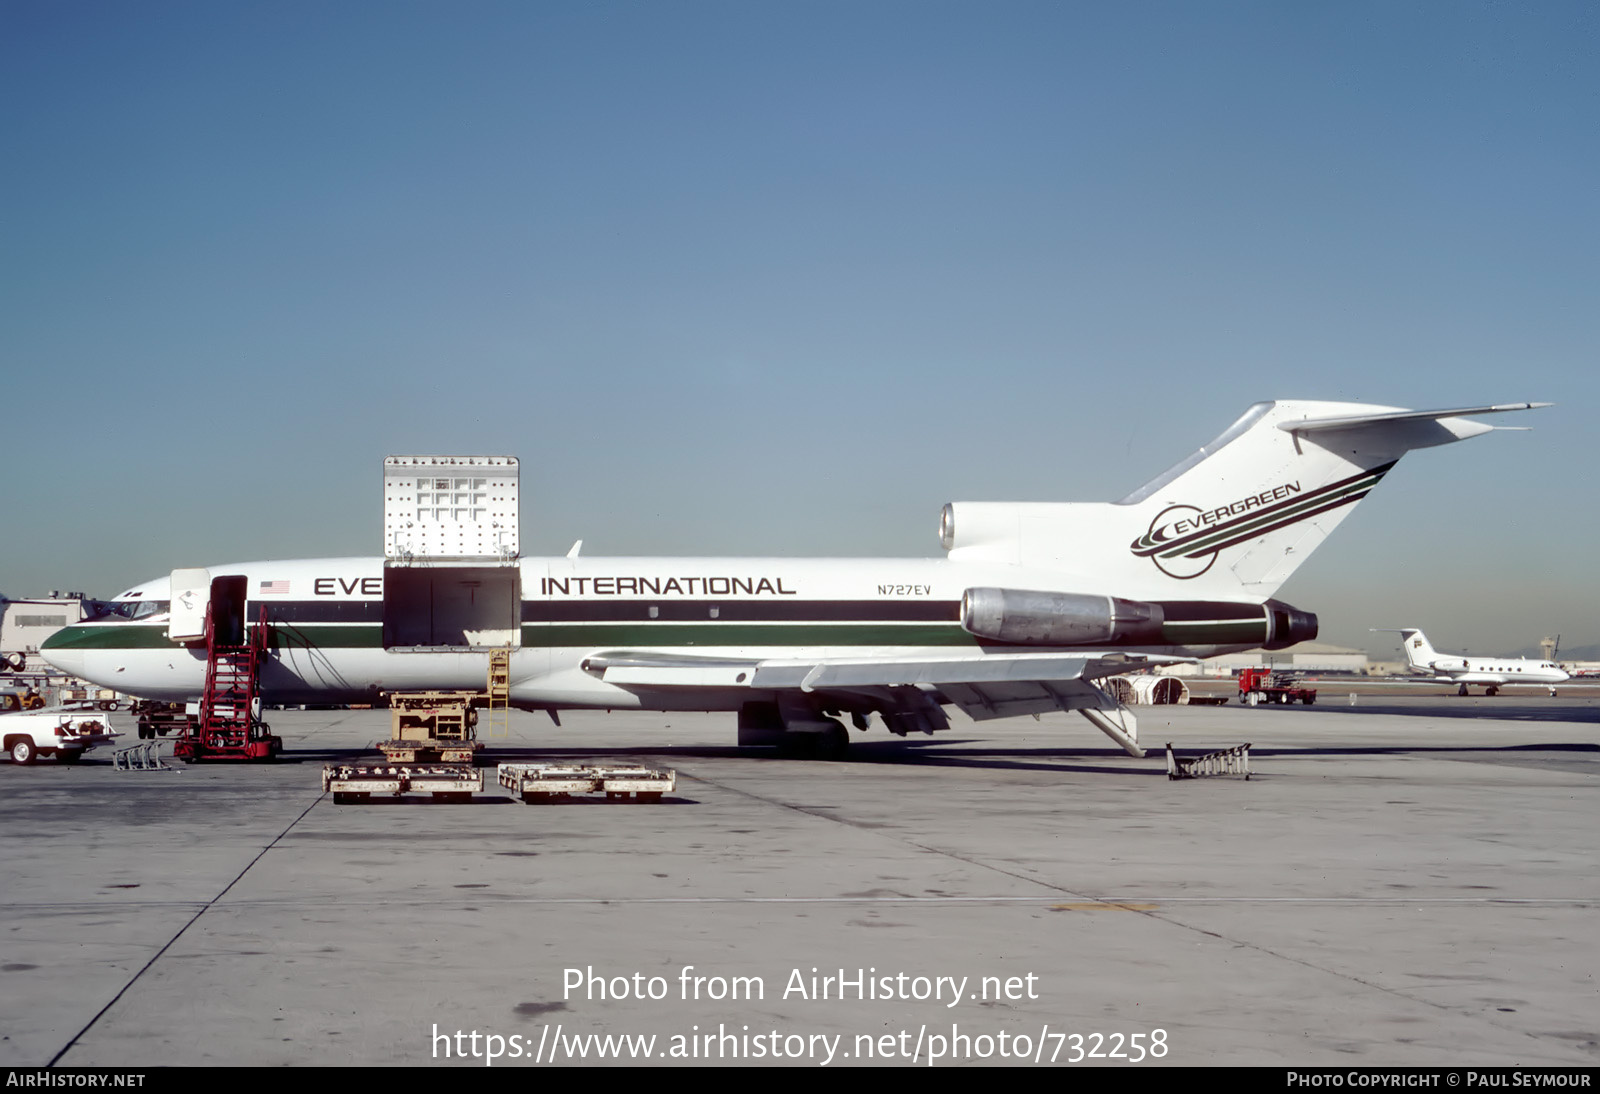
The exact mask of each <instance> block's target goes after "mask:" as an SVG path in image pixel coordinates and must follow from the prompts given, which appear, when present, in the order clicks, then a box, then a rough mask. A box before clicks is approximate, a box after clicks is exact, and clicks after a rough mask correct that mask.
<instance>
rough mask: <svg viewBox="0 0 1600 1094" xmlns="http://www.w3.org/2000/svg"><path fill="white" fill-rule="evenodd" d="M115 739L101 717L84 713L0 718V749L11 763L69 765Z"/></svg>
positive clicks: (48, 710) (30, 713)
mask: <svg viewBox="0 0 1600 1094" xmlns="http://www.w3.org/2000/svg"><path fill="white" fill-rule="evenodd" d="M118 736H120V734H117V733H114V732H112V729H111V726H110V724H109V723H108V722H107V720H106V716H105V715H104V714H98V713H91V712H88V711H81V710H60V709H52V708H46V709H44V710H25V711H19V712H17V713H15V714H0V747H4V749H5V751H6V753H7V755H9V756H10V757H11V762H12V763H18V764H31V763H33V761H34V760H36V759H38V758H39V757H40V756H54V757H55V758H56V759H57V760H58V761H60V762H61V763H72V762H74V761H75V760H77V759H79V758H80V757H82V755H83V754H84V753H85V752H87V751H88V750H89V749H91V748H93V747H94V746H95V745H103V744H109V743H110V742H111V741H112V740H113V739H115V738H116V737H118Z"/></svg>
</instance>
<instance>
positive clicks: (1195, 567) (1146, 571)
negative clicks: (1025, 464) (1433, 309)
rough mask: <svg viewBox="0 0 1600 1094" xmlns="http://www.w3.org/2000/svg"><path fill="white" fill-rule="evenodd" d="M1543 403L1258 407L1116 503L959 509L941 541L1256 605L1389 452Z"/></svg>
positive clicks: (1167, 592) (1155, 594) (1479, 428)
mask: <svg viewBox="0 0 1600 1094" xmlns="http://www.w3.org/2000/svg"><path fill="white" fill-rule="evenodd" d="M1548 405H1549V404H1548V403H1514V404H1503V405H1498V406H1483V407H1465V408H1460V409H1456V410H1423V411H1412V410H1402V409H1400V408H1398V407H1387V406H1369V405H1367V404H1363V403H1323V402H1265V403H1257V404H1255V405H1254V406H1252V407H1251V408H1250V409H1249V410H1247V411H1246V412H1245V414H1244V416H1243V417H1241V418H1240V419H1239V420H1238V421H1237V422H1235V423H1234V424H1233V425H1232V426H1230V427H1229V428H1228V429H1227V430H1226V431H1225V432H1223V433H1222V435H1221V436H1219V437H1218V438H1217V439H1216V440H1214V441H1212V442H1211V443H1210V444H1208V445H1206V446H1205V447H1203V448H1201V449H1200V450H1199V451H1197V452H1196V453H1194V455H1192V456H1190V457H1189V458H1188V459H1186V460H1184V461H1182V462H1181V463H1179V464H1177V465H1176V466H1175V467H1173V468H1172V469H1171V470H1169V471H1167V472H1166V473H1165V474H1163V475H1160V476H1158V477H1157V478H1155V479H1152V480H1151V481H1150V482H1148V483H1146V484H1145V485H1144V486H1141V487H1140V488H1139V489H1138V490H1135V491H1134V492H1133V493H1132V494H1129V495H1128V496H1127V497H1125V498H1123V499H1122V500H1121V501H1118V502H1112V503H1064V504H1060V503H1045V504H1036V503H1034V504H1029V503H972V502H961V503H958V504H953V505H949V506H946V507H945V516H944V523H943V527H942V529H941V533H942V538H943V541H944V545H945V547H946V549H947V550H949V552H950V557H951V558H952V559H958V560H983V561H990V562H1009V563H1015V564H1018V565H1022V566H1027V567H1030V568H1038V569H1048V570H1053V571H1058V572H1062V573H1068V574H1081V575H1083V577H1084V580H1085V581H1092V582H1093V584H1092V586H1090V587H1094V588H1104V587H1105V586H1106V585H1107V584H1108V583H1109V584H1111V585H1114V586H1115V587H1116V588H1117V589H1118V590H1119V593H1118V595H1122V596H1134V597H1144V598H1150V599H1160V598H1167V597H1179V598H1183V599H1230V600H1237V599H1241V598H1248V599H1251V600H1257V601H1260V600H1265V599H1267V598H1268V597H1270V596H1272V595H1273V593H1275V592H1277V590H1278V588H1279V587H1280V586H1281V585H1282V584H1283V583H1284V582H1285V581H1286V580H1288V577H1289V575H1290V574H1292V573H1293V572H1294V571H1295V570H1296V569H1297V568H1298V567H1299V566H1300V564H1301V563H1302V562H1304V561H1305V560H1306V558H1307V557H1309V556H1310V554H1311V552H1312V551H1314V550H1315V549H1316V548H1317V547H1318V546H1319V545H1320V544H1321V543H1322V541H1323V540H1324V539H1326V538H1327V537H1328V534H1329V533H1330V532H1332V531H1333V529H1334V528H1336V527H1337V526H1338V524H1339V522H1340V521H1342V520H1343V519H1344V518H1345V516H1346V515H1347V514H1348V513H1349V512H1350V510H1351V509H1352V508H1353V507H1354V505H1355V503H1356V502H1358V501H1360V500H1361V499H1362V498H1364V497H1366V495H1367V492H1368V491H1370V490H1371V489H1372V488H1373V487H1374V486H1376V485H1377V484H1378V483H1379V482H1380V481H1381V480H1382V479H1383V477H1384V475H1386V474H1388V473H1389V470H1390V469H1391V468H1393V467H1394V465H1395V463H1396V461H1398V460H1399V459H1400V457H1401V456H1403V455H1405V454H1406V453H1407V452H1409V451H1411V450H1412V449H1413V448H1429V447H1432V446H1434V445H1440V444H1450V443H1451V442H1453V441H1459V440H1464V439H1466V438H1467V437H1474V436H1477V435H1478V434H1480V433H1487V432H1489V431H1490V430H1492V429H1493V428H1495V427H1494V426H1489V425H1484V424H1483V423H1481V422H1474V421H1468V420H1467V419H1466V418H1464V417H1462V415H1466V414H1489V413H1498V412H1501V411H1508V410H1527V409H1530V408H1532V407H1536V406H1548Z"/></svg>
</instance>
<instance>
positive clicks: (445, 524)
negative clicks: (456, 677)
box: [383, 456, 522, 651]
mask: <svg viewBox="0 0 1600 1094" xmlns="http://www.w3.org/2000/svg"><path fill="white" fill-rule="evenodd" d="M519 470H520V469H519V465H518V463H517V460H516V458H515V457H513V456H390V457H388V458H387V459H386V460H384V468H383V503H384V510H383V546H384V571H383V645H384V648H385V649H389V650H400V651H403V650H422V649H440V648H447V649H490V648H502V649H503V648H506V647H512V648H515V647H518V646H520V645H521V644H522V570H521V565H520V563H519V562H518V557H517V556H518V551H519V545H518V541H517V518H518V496H517V490H518V475H519Z"/></svg>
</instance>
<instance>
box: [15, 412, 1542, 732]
mask: <svg viewBox="0 0 1600 1094" xmlns="http://www.w3.org/2000/svg"><path fill="white" fill-rule="evenodd" d="M1547 405H1549V404H1546V403H1515V404H1506V405H1498V406H1479V407H1466V408H1458V409H1452V410H1424V411H1410V410H1403V409H1400V408H1397V407H1387V406H1371V405H1366V404H1360V403H1328V402H1262V403H1257V404H1255V405H1254V406H1252V407H1251V408H1250V409H1249V410H1248V411H1246V412H1245V414H1244V415H1243V417H1241V418H1240V419H1239V420H1238V421H1236V422H1235V423H1234V424H1233V425H1232V426H1231V427H1229V428H1228V429H1227V430H1226V431H1225V432H1223V433H1222V434H1221V435H1220V436H1219V437H1217V438H1216V439H1215V440H1214V441H1212V442H1211V443H1210V444H1208V445H1206V446H1205V447H1203V448H1201V449H1200V450H1199V451H1197V452H1195V453H1194V454H1193V455H1192V456H1190V457H1188V458H1187V459H1185V460H1183V461H1181V462H1180V463H1178V464H1177V465H1176V466H1174V467H1173V468H1171V469H1170V470H1169V471H1167V472H1166V473H1165V474H1162V475H1160V476H1158V477H1157V478H1155V479H1153V480H1151V481H1150V482H1148V483H1146V484H1145V485H1144V486H1142V487H1140V488H1139V489H1138V490H1135V491H1134V492H1133V493H1131V494H1129V495H1128V496H1127V497H1125V498H1123V499H1121V500H1120V501H1116V502H1093V503H1015V502H976V503H974V502H957V503H953V504H950V505H947V506H945V508H944V512H943V514H942V516H941V520H940V528H939V535H940V541H941V544H942V545H943V547H944V549H945V551H946V556H945V557H944V558H939V559H855V558H845V559H807V560H799V559H787V558H765V559H730V558H649V559H645V558H583V557H579V556H578V553H577V550H576V548H575V549H574V551H573V552H572V553H570V554H569V555H568V556H566V557H562V558H519V557H518V556H517V548H516V546H515V545H514V542H512V541H514V536H513V537H510V538H509V539H508V538H507V537H506V536H505V534H504V532H503V531H502V532H499V533H491V534H490V535H488V536H484V535H481V534H480V535H479V539H480V540H482V541H483V542H484V544H485V550H486V552H492V551H493V550H496V549H497V550H500V551H501V552H502V554H503V556H504V557H503V558H502V559H501V560H500V561H499V562H498V563H496V562H494V561H488V562H486V563H485V564H483V565H479V566H461V565H455V566H449V565H439V564H437V563H430V562H427V561H424V560H421V559H420V558H419V557H418V556H416V555H413V554H411V553H410V550H409V548H408V549H405V550H400V551H398V552H391V553H390V554H389V556H388V557H386V558H368V559H325V560H310V561H298V562H253V563H246V564H241V565H230V566H213V567H211V568H210V569H209V571H196V570H179V571H174V574H173V577H172V578H165V577H163V578H158V579H156V580H153V581H149V582H146V583H145V584H143V585H139V586H137V587H135V588H133V589H130V590H128V591H127V592H125V593H123V594H121V595H120V596H118V597H116V598H115V601H114V602H113V603H112V604H111V606H110V608H109V610H108V611H107V612H106V613H105V614H103V615H101V616H100V617H98V618H95V619H91V620H87V621H85V622H83V623H80V624H77V625H75V626H71V627H67V628H66V629H65V630H63V631H60V632H58V633H57V634H56V635H54V636H53V637H51V638H50V640H49V641H48V642H47V643H46V644H45V648H44V650H43V651H42V652H43V653H44V655H45V656H46V657H47V658H48V659H49V660H50V661H51V662H52V663H53V664H55V665H56V666H57V667H59V668H61V669H63V670H65V671H67V672H71V673H73V674H75V675H78V676H81V677H84V678H85V679H88V680H92V681H94V682H95V683H97V684H102V685H104V686H108V687H115V688H117V689H119V690H121V691H125V692H129V693H132V694H134V695H139V696H144V697H147V698H152V699H167V700H180V699H193V698H195V697H196V696H197V695H198V694H199V693H200V691H201V690H202V687H203V680H204V674H205V656H206V655H205V645H204V642H203V641H199V642H197V641H196V640H195V638H194V635H195V633H196V631H195V629H194V626H193V624H192V623H185V624H180V623H179V622H178V621H179V620H180V619H181V618H189V619H191V620H192V619H193V618H195V614H194V613H195V612H197V611H199V612H202V613H203V612H204V610H205V609H206V605H207V602H208V597H209V605H210V611H211V613H212V615H213V617H214V618H220V617H226V618H228V619H231V620H234V621H235V622H236V625H238V626H241V627H242V626H245V625H252V626H259V625H261V623H262V621H263V620H265V621H266V624H267V625H268V627H269V639H268V644H269V646H270V654H269V661H268V663H267V664H266V666H265V667H264V668H263V670H262V676H261V688H262V692H263V694H264V696H265V697H266V699H267V700H268V701H269V702H283V703H300V702H361V701H370V700H371V699H372V698H373V697H374V694H375V693H376V692H379V691H398V690H421V689H466V688H474V689H481V688H482V687H483V686H484V679H485V675H486V669H487V664H488V658H489V653H490V650H491V649H493V648H505V647H510V648H511V650H512V653H511V680H512V687H511V702H512V704H513V705H515V706H518V707H520V708H523V709H528V710H545V711H548V712H550V714H551V716H552V717H554V716H555V714H556V712H558V711H560V710H566V709H582V708H588V709H641V710H662V711H666V710H726V711H730V712H737V714H738V727H739V740H740V742H741V743H742V744H779V745H790V746H801V745H810V746H811V747H810V749H809V750H810V751H813V752H815V753H820V754H823V755H836V754H838V753H839V752H840V751H841V750H842V749H843V747H844V745H845V744H846V743H847V742H848V736H849V735H848V733H846V731H845V730H844V727H843V724H842V723H841V722H840V721H839V718H841V717H844V716H848V718H849V719H850V720H851V721H852V722H853V723H854V724H855V725H856V727H857V728H859V729H865V728H867V726H868V724H869V720H870V718H871V716H872V715H873V714H877V715H879V716H880V717H881V718H882V719H883V721H884V723H885V725H886V727H887V728H888V729H889V730H890V731H891V732H894V733H898V734H902V735H903V734H905V733H907V732H911V731H917V732H927V733H931V732H933V731H935V730H939V729H945V728H947V727H948V726H949V720H948V717H947V716H946V713H945V710H944V708H945V707H946V706H955V707H958V708H960V709H961V710H962V711H964V712H965V713H966V714H968V715H969V716H971V717H972V718H974V719H988V718H1004V717H1009V716H1013V715H1018V714H1039V713H1041V712H1044V711H1051V710H1077V711H1079V712H1080V713H1081V714H1083V715H1084V717H1085V718H1087V719H1088V720H1089V721H1090V722H1091V723H1092V724H1094V725H1095V726H1096V727H1097V728H1099V729H1100V730H1101V731H1103V732H1104V733H1106V734H1107V735H1108V736H1110V737H1111V738H1112V739H1113V740H1115V741H1116V742H1117V743H1118V744H1120V745H1121V746H1122V747H1123V748H1125V749H1126V750H1128V751H1129V752H1130V753H1132V754H1133V755H1142V754H1143V753H1142V751H1141V750H1140V748H1139V746H1138V743H1137V727H1136V725H1135V723H1134V721H1133V718H1132V715H1131V713H1130V712H1129V711H1127V710H1126V708H1123V707H1120V706H1119V704H1118V703H1117V702H1116V700H1115V699H1113V698H1112V697H1110V696H1109V695H1108V694H1107V693H1106V692H1105V691H1102V690H1101V689H1100V688H1099V687H1097V686H1096V684H1095V681H1097V680H1100V679H1103V678H1105V677H1107V676H1111V675H1114V674H1117V673H1122V672H1127V671H1130V670H1132V669H1137V668H1140V667H1149V666H1152V665H1155V664H1159V663H1162V662H1166V661H1176V660H1188V659H1193V658H1199V657H1207V656H1212V655H1215V654H1219V653H1224V652H1232V651H1238V650H1244V649H1251V648H1256V647H1263V646H1264V647H1266V648H1268V649H1283V648H1284V647H1287V646H1290V645H1293V644H1294V643H1296V642H1300V641H1304V640H1307V639H1311V638H1315V637H1316V634H1317V617H1316V616H1315V615H1313V614H1311V613H1310V612H1304V611H1300V610H1298V609H1296V608H1293V607H1291V606H1290V605H1288V604H1285V603H1283V602H1282V601H1279V600H1275V599H1272V598H1273V596H1274V594H1275V593H1276V592H1277V590H1278V588H1279V587H1280V586H1281V585H1282V584H1283V582H1284V581H1285V580H1287V579H1288V577H1289V575H1290V574H1292V573H1293V572H1294V571H1295V569H1296V568H1297V567H1298V566H1300V564H1301V563H1303V562H1304V561H1305V560H1306V558H1307V557H1309V556H1310V554H1311V552H1312V551H1313V550H1315V549H1316V547H1317V546H1318V545H1319V544H1320V543H1321V542H1322V541H1323V539H1324V538H1326V537H1327V535H1328V534H1329V533H1330V532H1331V531H1332V530H1333V529H1334V528H1335V527H1336V526H1337V525H1338V523H1339V522H1340V521H1341V520H1343V519H1344V516H1345V515H1346V514H1347V513H1349V512H1350V510H1351V509H1352V508H1353V507H1354V505H1355V503H1356V502H1358V501H1360V500H1361V499H1362V498H1363V497H1365V496H1366V494H1367V492H1368V491H1369V490H1371V489H1372V488H1373V487H1374V486H1376V485H1377V484H1378V482H1379V480H1381V479H1382V478H1383V477H1384V476H1385V475H1386V474H1388V472H1389V470H1390V469H1391V468H1392V467H1393V466H1394V464H1395V462H1396V461H1397V460H1398V459H1399V458H1400V457H1401V456H1403V455H1404V454H1405V453H1406V452H1408V451H1410V450H1412V449H1415V448H1427V447H1431V446H1434V445H1441V444H1449V443H1451V442H1454V441H1459V440H1463V439H1465V438H1467V437H1472V436H1476V435H1478V434H1480V433H1486V432H1489V431H1490V430H1491V429H1493V428H1495V427H1493V426H1489V425H1485V424H1483V423H1481V422H1476V421H1471V420H1469V419H1468V418H1467V417H1466V415H1474V414H1491V413H1498V412H1501V411H1511V410H1526V409H1529V408H1532V407H1535V406H1547ZM397 459H399V458H395V457H391V461H390V462H393V461H394V460H397ZM406 459H411V458H406ZM416 459H419V460H431V461H435V463H434V466H436V467H439V468H442V469H443V470H440V471H437V472H435V474H437V475H440V476H448V465H449V462H450V458H447V457H421V458H416ZM462 459H463V460H465V458H462ZM509 462H510V463H512V464H515V461H514V460H510V461H509ZM386 474H387V471H386ZM1103 474H1104V469H1100V470H1097V471H1096V472H1095V475H1094V477H1103ZM477 481H478V480H474V479H469V478H455V479H451V478H449V477H439V478H430V477H425V476H423V475H421V474H419V475H418V476H417V478H416V481H415V483H399V484H398V485H396V486H395V487H394V488H393V489H392V490H391V489H390V487H389V485H387V483H388V480H387V479H386V491H387V492H388V493H387V495H386V497H387V500H388V501H393V500H394V497H395V496H396V495H405V496H410V495H407V494H406V491H413V490H414V492H415V497H416V499H417V500H416V504H415V507H414V509H413V510H412V514H413V516H414V518H415V519H414V520H413V519H411V518H407V519H405V520H403V521H399V522H396V523H397V525H403V526H404V528H405V529H406V530H407V531H406V533H405V534H407V535H410V534H412V532H411V531H410V530H411V529H413V526H415V529H416V530H417V531H416V535H418V536H422V535H423V530H425V529H427V528H429V527H432V528H435V529H439V530H440V531H438V532H437V533H436V534H435V533H429V534H434V535H435V539H437V537H438V536H439V535H444V534H446V533H447V532H448V531H449V526H448V523H446V524H434V525H429V523H428V522H429V521H430V520H432V521H439V520H444V521H446V522H448V521H449V520H450V519H451V516H450V514H451V512H452V510H451V509H450V508H449V505H450V503H451V502H452V501H453V502H454V503H455V504H456V505H457V506H460V505H461V504H462V502H461V498H462V497H463V496H466V495H465V494H464V492H463V490H464V488H465V490H466V492H467V493H470V490H471V488H472V486H473V484H474V483H475V482H477ZM441 484H442V486H441ZM430 490H432V493H430ZM452 490H454V493H453V494H452V493H451V491H452ZM441 499H443V503H442V504H441ZM401 500H402V501H403V500H404V498H403V497H402V498H401ZM469 501H470V498H469ZM408 504H409V503H408ZM460 511H461V510H460V509H457V510H456V512H460ZM387 519H388V518H387V517H386V520H387ZM388 534H391V533H386V535H388ZM393 534H398V533H393ZM495 535H499V536H500V537H501V538H500V539H499V540H495V538H494V536H495ZM389 550H390V546H389V545H388V544H386V551H389Z"/></svg>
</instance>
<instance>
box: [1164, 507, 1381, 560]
mask: <svg viewBox="0 0 1600 1094" xmlns="http://www.w3.org/2000/svg"><path fill="white" fill-rule="evenodd" d="M1367 493H1368V491H1367V490H1363V491H1361V492H1360V493H1359V494H1351V495H1350V496H1348V497H1343V498H1338V499H1336V500H1334V501H1330V502H1328V504H1326V505H1320V506H1318V507H1317V508H1315V509H1313V510H1311V511H1310V512H1309V513H1300V514H1298V515H1296V516H1294V517H1292V518H1290V519H1289V520H1285V521H1280V522H1279V523H1277V524H1274V525H1273V526H1272V527H1270V528H1253V529H1251V530H1250V531H1248V532H1245V533H1244V534H1243V535H1239V536H1235V537H1234V538H1233V539H1230V540H1228V541H1227V542H1226V543H1218V544H1214V545H1208V546H1205V547H1201V548H1198V549H1196V550H1194V551H1192V552H1190V553H1189V554H1188V555H1187V556H1186V557H1188V558H1194V557H1197V556H1200V555H1209V554H1212V553H1214V552H1216V551H1221V550H1224V549H1225V548H1228V547H1233V546H1237V545H1238V544H1240V543H1244V542H1246V541H1248V540H1252V539H1255V538H1256V537H1257V536H1260V535H1265V534H1267V533H1268V532H1276V531H1277V530H1278V529H1280V528H1287V527H1289V525H1291V524H1299V523H1300V522H1301V521H1303V520H1306V519H1308V518H1310V517H1314V516H1316V515H1317V514H1318V513H1326V512H1327V511H1328V510H1330V509H1338V508H1339V507H1341V506H1344V505H1354V504H1355V503H1356V502H1358V501H1360V500H1361V499H1362V498H1364V497H1366V496H1367ZM1162 557H1163V558H1165V557H1166V556H1165V555H1163V556H1162Z"/></svg>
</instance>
